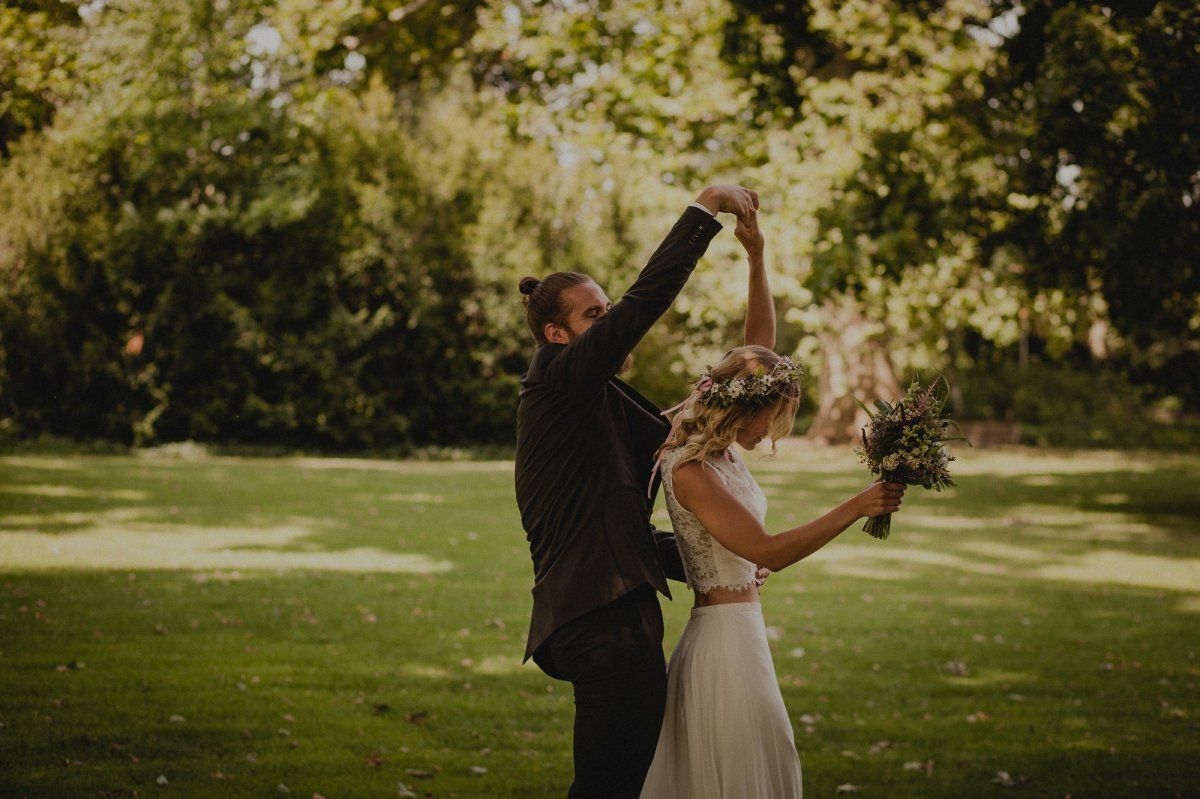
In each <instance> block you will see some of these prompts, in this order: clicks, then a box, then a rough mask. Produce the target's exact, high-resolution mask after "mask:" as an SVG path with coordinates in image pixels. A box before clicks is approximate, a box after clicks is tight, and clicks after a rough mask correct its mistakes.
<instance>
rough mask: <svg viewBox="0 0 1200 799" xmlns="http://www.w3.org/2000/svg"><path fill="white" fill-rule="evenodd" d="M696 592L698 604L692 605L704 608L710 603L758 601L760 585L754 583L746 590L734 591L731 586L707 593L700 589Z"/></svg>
mask: <svg viewBox="0 0 1200 799" xmlns="http://www.w3.org/2000/svg"><path fill="white" fill-rule="evenodd" d="M695 594H696V604H694V605H693V606H692V607H696V608H703V607H708V606H709V605H732V604H735V603H738V602H757V601H758V586H757V585H752V586H750V587H749V588H747V589H746V590H744V591H734V590H732V589H729V588H714V589H712V590H711V591H709V592H708V593H707V594H702V593H700V592H699V591H696V592H695Z"/></svg>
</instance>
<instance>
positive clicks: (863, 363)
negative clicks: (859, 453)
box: [807, 299, 902, 444]
mask: <svg viewBox="0 0 1200 799" xmlns="http://www.w3.org/2000/svg"><path fill="white" fill-rule="evenodd" d="M823 310H824V312H825V317H826V321H827V324H826V325H825V329H824V331H823V332H821V333H820V334H818V336H817V338H818V340H819V342H820V346H821V384H820V389H819V397H820V398H819V400H818V406H817V415H816V417H815V418H814V419H813V423H812V426H811V427H809V429H808V433H807V436H808V438H810V439H812V440H814V441H820V442H822V443H825V444H844V443H848V442H855V443H859V442H861V440H862V438H861V430H862V427H863V426H864V425H866V423H867V415H866V414H865V413H864V412H863V410H862V409H861V408H859V407H858V404H857V403H855V401H854V400H855V398H856V397H857V398H858V399H859V400H861V401H862V402H863V403H864V404H866V405H868V406H869V405H870V404H871V403H872V402H874V401H875V400H876V399H885V400H888V401H891V400H894V399H898V398H899V397H900V396H901V394H902V391H901V389H900V383H899V381H898V380H897V379H896V373H895V370H894V369H893V368H892V362H891V360H890V359H889V358H888V353H887V347H886V344H885V342H884V341H883V340H882V339H881V338H880V337H879V336H878V335H877V330H876V326H875V324H874V323H872V322H871V321H870V320H868V319H867V318H866V317H865V316H863V314H862V312H861V311H860V310H859V308H858V306H857V305H856V304H855V303H854V302H853V301H851V300H846V299H843V300H841V301H838V302H836V303H835V302H833V301H826V302H825V304H824V307H823Z"/></svg>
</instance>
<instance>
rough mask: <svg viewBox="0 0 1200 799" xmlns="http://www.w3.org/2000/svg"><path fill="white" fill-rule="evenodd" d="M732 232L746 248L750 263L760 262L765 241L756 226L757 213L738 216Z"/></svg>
mask: <svg viewBox="0 0 1200 799" xmlns="http://www.w3.org/2000/svg"><path fill="white" fill-rule="evenodd" d="M733 233H734V235H735V236H737V240H738V241H740V242H741V243H742V246H743V247H745V248H746V254H747V255H749V256H750V261H751V263H758V264H761V263H762V258H763V248H764V247H765V244H766V243H765V241H764V240H763V234H762V231H761V230H759V228H758V213H757V212H751V213H749V214H747V215H746V216H744V217H743V216H739V217H738V221H737V227H735V228H734V229H733Z"/></svg>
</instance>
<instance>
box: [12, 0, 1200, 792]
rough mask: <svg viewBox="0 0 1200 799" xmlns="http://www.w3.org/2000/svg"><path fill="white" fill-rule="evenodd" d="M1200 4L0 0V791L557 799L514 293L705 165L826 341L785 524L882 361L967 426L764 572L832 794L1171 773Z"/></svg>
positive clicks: (595, 269)
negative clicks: (751, 196) (943, 455)
mask: <svg viewBox="0 0 1200 799" xmlns="http://www.w3.org/2000/svg"><path fill="white" fill-rule="evenodd" d="M1198 41H1200V11H1198V10H1197V9H1196V7H1195V5H1194V4H1193V3H1190V2H1183V0H1172V1H1170V2H1166V1H1164V2H1157V3H1155V2H1146V1H1142V2H1127V3H1117V2H1110V3H1103V2H1061V3H1051V2H1045V1H1044V0H1041V1H1039V2H1027V3H1014V2H1007V1H1006V0H996V1H994V2H987V1H985V0H947V1H946V2H934V1H932V0H928V1H921V2H918V1H916V0H914V1H912V2H908V1H904V2H902V1H901V0H888V1H886V2H866V1H865V0H851V2H828V1H827V0H807V1H805V2H759V1H754V0H673V1H671V2H643V1H642V0H610V1H607V2H601V1H600V0H560V1H559V2H535V1H534V0H509V1H508V2H480V1H476V2H460V3H439V2H430V1H429V0H410V1H409V2H400V0H393V1H392V2H376V1H375V0H330V1H328V2H315V1H314V0H275V1H274V2H258V1H256V0H251V1H249V2H221V1H220V0H213V1H211V2H202V1H201V0H161V1H160V2H148V1H147V0H112V1H111V2H105V0H95V1H94V2H86V3H81V2H58V1H57V0H32V1H24V0H22V1H20V2H6V3H4V4H3V6H0V450H2V451H3V453H5V454H4V455H3V456H2V460H0V569H3V585H2V588H3V590H2V591H0V671H2V672H3V676H4V682H5V684H6V686H12V688H6V690H5V692H4V694H3V697H0V759H2V760H3V763H4V767H3V768H2V769H0V787H2V788H3V790H4V792H5V794H6V795H7V794H12V795H17V796H26V795H28V796H60V795H79V794H80V793H82V792H85V791H86V792H90V793H94V792H95V791H100V792H102V793H104V794H105V795H113V796H119V795H126V796H129V795H135V794H136V795H142V796H148V795H152V794H153V795H158V794H162V795H164V796H165V795H190V796H200V795H218V794H220V795H246V796H250V795H263V793H264V791H266V792H279V793H282V792H283V790H286V791H289V792H291V793H297V794H303V795H305V796H309V795H313V794H320V795H324V796H330V797H332V796H384V795H396V793H398V792H399V793H400V794H401V795H407V794H406V792H407V793H415V794H416V795H432V796H455V795H457V796H508V795H511V796H532V795H539V796H540V795H547V796H549V795H556V793H560V792H561V790H560V789H561V788H562V786H564V785H565V784H566V782H567V781H568V780H569V755H568V753H569V733H568V725H569V718H570V706H569V697H568V695H567V694H568V693H569V692H565V691H564V690H563V686H561V685H560V686H554V685H553V684H551V683H550V681H549V680H547V679H546V678H545V677H543V676H541V675H540V674H539V673H537V672H536V670H535V669H533V668H532V667H530V666H525V667H522V666H520V665H519V652H520V651H521V649H522V645H521V636H522V634H523V632H524V626H525V624H526V621H527V612H528V593H527V592H528V587H529V586H528V583H529V579H530V570H529V564H528V556H527V552H526V550H525V542H524V540H523V533H522V532H521V530H520V525H519V519H518V518H517V516H516V512H515V507H514V501H513V498H512V493H511V469H512V464H511V453H512V443H513V421H514V413H515V398H516V391H517V386H518V380H519V377H520V374H521V372H522V371H523V370H524V367H525V365H526V364H527V362H528V358H529V356H530V355H531V352H532V341H531V339H530V336H529V333H528V331H527V329H526V328H525V324H524V315H523V311H522V308H521V306H520V303H519V301H518V299H519V298H518V294H517V291H516V283H517V281H518V280H519V279H520V278H521V277H523V276H525V275H535V276H542V275H544V274H546V273H549V272H551V271H557V270H578V271H583V272H586V273H588V274H591V275H593V276H595V277H596V278H597V279H598V281H599V282H600V285H601V286H603V287H604V288H605V289H606V290H607V291H608V293H609V295H610V296H611V297H612V298H613V299H614V300H616V299H618V298H619V297H620V295H621V292H622V290H623V289H624V288H625V287H626V286H628V285H629V284H630V283H631V282H632V281H633V279H634V277H635V275H636V273H637V270H638V269H639V268H640V267H641V265H642V264H643V263H644V262H645V259H646V258H647V257H648V255H649V253H650V252H651V251H652V250H653V248H654V247H655V245H656V244H657V243H658V241H659V240H660V239H661V237H662V236H663V235H664V234H665V232H666V231H667V230H668V229H669V227H670V225H671V224H672V223H673V222H674V220H675V219H676V218H677V216H678V214H679V213H680V212H681V211H682V209H683V207H684V206H685V205H686V204H687V203H688V202H689V201H691V200H692V199H693V198H694V197H695V196H696V194H697V193H698V192H699V191H700V189H702V188H703V187H704V186H705V185H707V184H710V183H716V182H736V183H741V184H744V185H747V186H750V187H752V188H754V189H755V190H757V191H759V192H760V194H761V197H762V210H761V213H760V218H761V222H762V226H763V228H764V231H765V234H766V238H767V264H768V268H769V270H770V275H771V282H772V288H773V290H774V293H775V296H776V304H777V309H778V312H779V320H780V329H779V347H778V349H779V350H780V351H781V352H785V353H788V354H793V355H795V356H798V357H799V358H801V359H802V360H803V361H804V362H805V363H806V364H807V365H808V367H809V369H810V372H811V375H812V380H811V381H810V392H809V394H810V395H809V397H808V402H807V403H806V405H805V407H804V409H803V410H802V412H801V417H800V418H799V419H798V422H797V428H796V433H797V438H796V439H795V440H789V441H788V442H786V444H785V446H784V447H783V448H782V450H781V453H780V455H779V456H778V457H777V458H776V459H774V460H769V459H768V460H759V459H755V460H753V461H752V462H751V465H752V468H753V469H754V470H755V473H756V474H757V475H758V476H759V477H760V480H761V481H762V482H763V483H764V485H765V486H766V487H767V489H768V491H769V495H770V496H771V499H772V516H771V519H770V520H771V522H772V523H773V524H776V526H783V525H785V524H787V525H789V526H790V525H791V524H795V523H799V522H800V521H803V520H805V519H807V518H811V517H812V516H815V515H817V513H818V512H819V511H820V510H823V509H824V508H825V507H828V506H829V505H832V504H834V503H836V502H838V501H840V500H841V499H843V498H844V497H845V495H847V494H848V493H850V492H851V491H854V490H857V489H856V486H857V487H861V486H860V484H862V483H865V481H866V480H867V479H868V475H867V473H866V472H865V470H863V469H862V467H861V466H860V465H858V464H856V463H855V461H854V457H853V455H852V453H851V447H852V440H853V437H854V435H855V434H856V432H857V430H858V429H859V426H860V425H861V423H862V421H863V420H862V417H861V416H860V415H859V410H858V407H857V405H856V404H855V402H854V399H855V398H859V399H862V400H864V401H869V400H870V399H872V398H874V397H889V396H894V395H896V394H898V393H899V391H900V390H901V388H902V387H903V386H904V385H907V383H908V381H909V380H910V379H912V378H914V377H923V378H926V379H928V378H930V377H931V376H933V375H935V374H942V375H944V376H945V377H946V380H947V383H946V385H947V386H948V410H949V412H950V413H951V414H952V415H953V416H954V418H956V419H958V420H961V421H963V422H964V426H965V427H966V428H967V430H968V431H969V435H970V436H971V437H972V438H973V440H974V441H975V443H977V444H980V445H985V444H999V445H1001V446H997V447H988V446H981V447H979V448H976V449H972V450H966V449H962V448H956V454H958V456H959V459H960V460H959V462H958V465H959V467H960V468H959V470H958V472H957V474H959V475H961V477H960V480H959V482H960V485H959V487H958V488H956V489H954V490H952V491H950V492H947V493H946V494H943V495H930V496H924V495H922V496H919V497H918V496H911V495H910V502H909V503H906V511H905V514H902V517H901V519H899V520H898V522H897V524H896V532H895V533H894V534H893V538H892V539H889V541H888V542H886V543H883V544H878V543H876V542H869V541H864V540H854V538H853V536H857V537H858V539H863V538H865V536H863V534H862V533H860V532H858V531H857V530H854V529H852V530H851V531H849V532H848V533H847V534H846V535H847V536H848V538H847V539H844V540H843V541H839V542H836V543H835V544H833V545H831V547H830V548H829V550H828V551H827V552H823V553H821V554H819V555H818V556H816V557H815V558H814V560H813V563H812V564H811V565H810V564H804V565H802V566H800V567H797V568H796V569H795V570H793V571H794V572H795V573H784V574H780V575H777V576H775V577H773V578H772V582H771V589H770V592H769V593H768V595H767V598H766V614H767V617H768V623H770V624H772V627H773V638H774V641H773V644H772V646H773V647H774V651H775V656H776V660H777V665H778V671H779V673H780V677H781V685H782V687H783V689H784V693H785V699H786V700H787V703H788V707H789V710H790V711H791V713H792V716H793V722H794V725H795V726H796V729H797V736H798V746H799V748H800V753H801V758H802V761H803V762H804V764H805V770H806V783H807V785H808V787H809V788H810V789H811V790H812V792H813V794H814V795H832V794H833V793H835V792H836V791H837V790H838V788H839V787H840V786H849V787H848V788H846V789H845V790H844V791H842V792H843V793H861V794H862V795H875V796H889V797H893V796H966V795H972V796H974V795H988V794H989V793H994V794H996V795H1005V794H1007V793H1012V792H1024V793H1026V794H1028V795H1038V796H1051V795H1054V796H1061V795H1067V794H1071V795H1073V796H1075V797H1080V796H1093V795H1105V796H1184V795H1188V793H1189V792H1191V791H1194V790H1195V787H1194V786H1195V785H1197V784H1200V771H1198V770H1197V769H1198V767H1197V763H1198V762H1200V758H1198V757H1197V754H1198V753H1200V734H1198V732H1197V723H1198V722H1197V714H1198V713H1200V706H1197V703H1196V690H1195V688H1196V681H1197V677H1198V676H1200V672H1198V665H1197V656H1196V646H1195V644H1194V642H1193V639H1194V626H1195V621H1196V618H1197V616H1196V614H1197V613H1198V612H1200V578H1198V577H1197V574H1200V541H1198V540H1197V521H1198V520H1200V498H1198V497H1200V492H1198V491H1197V489H1196V485H1197V478H1200V458H1197V456H1196V453H1197V449H1198V447H1200V270H1198V269H1197V265H1196V253H1197V252H1200V44H1198ZM730 233H731V231H727V232H726V233H723V234H721V235H720V236H718V238H717V239H716V240H715V241H714V243H713V244H712V246H711V247H710V248H709V251H708V254H707V255H706V256H705V258H704V259H703V260H702V262H701V264H700V266H699V267H698V269H697V270H696V272H695V274H694V276H693V278H692V279H691V281H689V283H688V286H687V287H686V288H685V290H684V292H683V294H682V295H681V297H680V298H679V300H678V301H677V302H676V303H675V305H674V306H673V308H672V309H671V310H670V311H669V312H668V313H667V315H666V316H665V317H664V318H663V321H662V323H661V324H660V325H658V326H657V327H656V328H655V329H654V330H653V331H652V332H651V333H650V334H649V335H648V336H647V338H646V340H645V341H644V342H643V343H642V345H641V346H640V347H639V348H638V350H637V352H636V361H635V368H634V371H633V372H632V373H631V375H630V377H629V379H630V381H631V382H632V383H633V384H634V385H635V386H637V387H638V388H640V389H642V390H643V391H644V392H645V393H646V394H647V395H648V396H650V397H651V398H652V399H654V400H655V401H656V402H658V403H660V405H663V406H667V405H671V404H674V403H675V402H676V401H678V399H679V398H680V397H681V396H683V394H684V393H685V392H686V390H687V383H688V382H689V380H690V379H692V377H693V376H694V375H695V374H696V373H697V372H699V371H701V370H702V369H703V367H704V366H705V365H706V364H708V363H712V362H715V360H716V359H717V358H719V356H720V355H721V353H722V352H724V350H725V349H727V348H728V347H729V346H730V345H731V344H734V343H736V342H737V341H738V336H739V335H740V327H741V322H742V314H743V309H744V291H745V280H746V273H745V266H744V263H743V256H742V255H741V253H740V250H739V248H738V245H737V244H736V242H735V241H734V238H733V236H732V235H729V234H730ZM910 505H911V506H914V507H913V511H912V513H911V514H910V513H908V506H910ZM658 513H659V517H658V518H659V519H662V518H663V517H662V511H661V503H660V510H659V512H658ZM687 604H688V603H687V602H686V601H683V602H680V601H676V602H675V603H673V604H672V605H670V606H668V610H667V614H668V624H669V629H668V648H669V645H670V641H671V640H673V638H674V637H676V636H677V635H678V631H679V629H680V627H681V625H682V622H683V620H684V619H685V618H686V605H687ZM813 614H817V615H816V616H815V617H814V615H813ZM548 689H553V690H549V691H548ZM1013 697H1016V698H1013ZM480 769H483V771H480ZM160 778H161V779H160ZM264 786H265V787H264ZM289 786H290V787H289Z"/></svg>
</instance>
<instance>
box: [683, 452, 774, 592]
mask: <svg viewBox="0 0 1200 799" xmlns="http://www.w3.org/2000/svg"><path fill="white" fill-rule="evenodd" d="M678 455H679V450H678V449H673V450H669V451H668V452H666V453H664V455H663V462H662V484H663V488H664V490H665V492H666V495H667V512H668V513H670V514H671V523H672V524H673V525H674V526H675V540H676V542H677V544H678V546H679V555H680V559H681V560H682V561H683V571H684V574H685V575H686V576H687V584H688V587H689V588H692V589H694V590H696V591H699V592H700V593H702V594H707V593H708V592H709V591H711V590H712V589H714V588H728V589H732V590H734V591H743V590H745V589H747V588H749V587H750V586H752V585H754V572H755V570H756V568H757V567H756V566H755V565H754V564H753V563H751V562H750V561H748V560H746V559H745V558H742V557H739V556H737V555H735V554H733V553H732V552H730V551H729V550H728V549H726V548H725V547H723V546H721V543H720V542H719V541H717V540H716V539H715V538H713V537H712V536H711V535H710V534H709V532H708V530H707V529H705V527H704V525H703V524H701V523H700V520H699V519H697V518H696V515H695V514H694V513H692V512H691V511H690V510H688V509H687V508H685V507H683V506H682V505H680V504H679V503H678V502H676V501H675V485H674V477H675V475H674V469H675V463H676V461H677V460H678ZM705 463H706V464H707V465H708V466H710V467H712V468H713V469H715V470H716V472H717V475H718V476H720V478H721V482H723V483H724V484H725V487H726V488H727V489H728V490H729V493H731V494H733V496H734V497H736V498H737V499H738V501H740V502H741V503H742V504H743V505H745V506H746V508H747V509H749V511H750V512H751V513H752V514H754V515H755V517H757V518H758V520H759V521H760V522H761V521H764V520H765V519H766V515H767V495H766V494H764V493H763V490H762V488H761V487H759V485H758V482H757V481H756V480H755V479H754V477H753V475H751V474H750V471H749V470H748V469H747V468H746V464H745V463H744V462H743V461H742V460H741V459H740V458H736V459H735V460H733V461H729V460H726V459H725V458H723V457H721V458H709V459H708V460H706V461H705Z"/></svg>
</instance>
